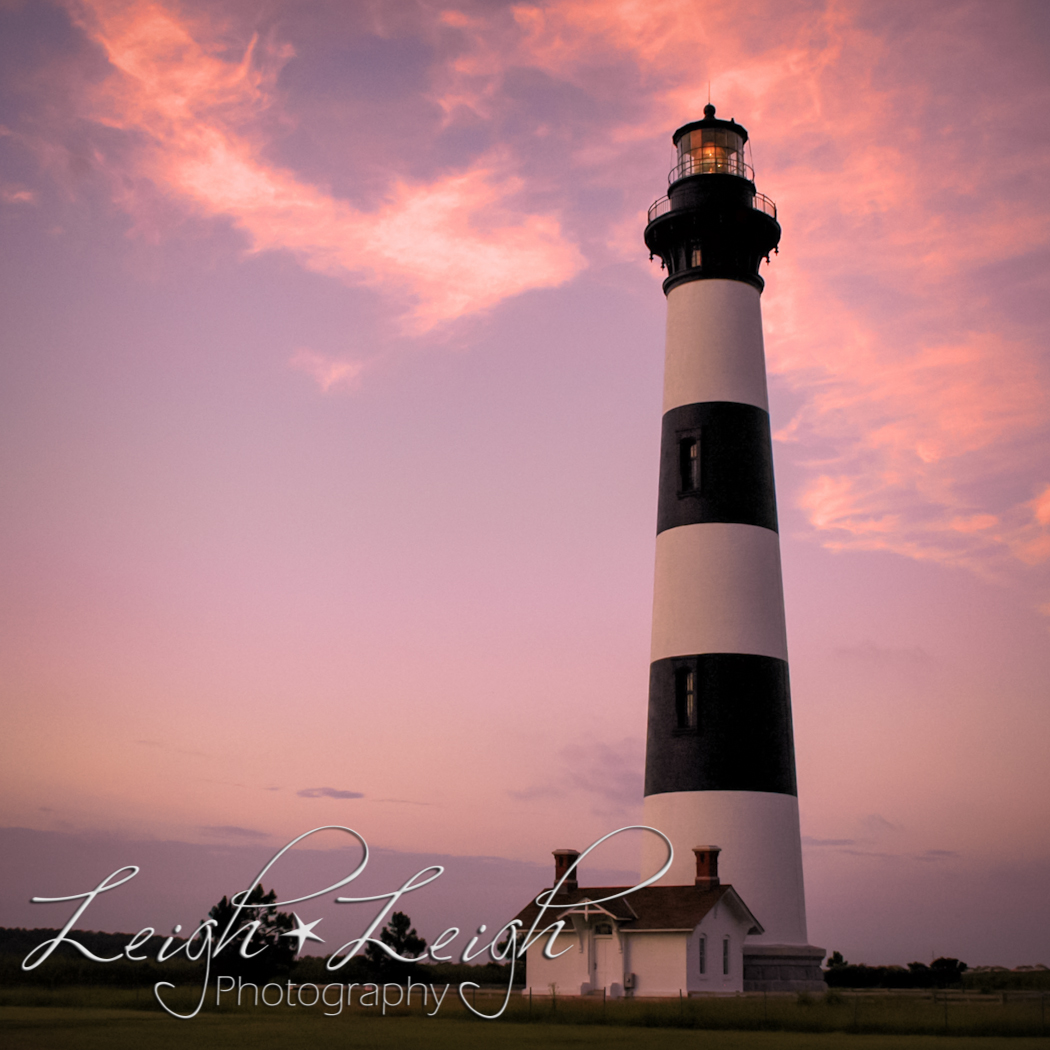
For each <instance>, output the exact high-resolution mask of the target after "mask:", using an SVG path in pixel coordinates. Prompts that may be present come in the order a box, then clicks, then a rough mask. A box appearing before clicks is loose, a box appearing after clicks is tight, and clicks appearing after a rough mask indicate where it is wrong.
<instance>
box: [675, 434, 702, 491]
mask: <svg viewBox="0 0 1050 1050" xmlns="http://www.w3.org/2000/svg"><path fill="white" fill-rule="evenodd" d="M678 491H679V493H681V494H683V495H684V494H686V493H695V492H699V491H700V440H699V439H698V438H695V437H686V438H682V439H681V440H680V441H679V442H678Z"/></svg>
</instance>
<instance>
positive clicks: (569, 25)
mask: <svg viewBox="0 0 1050 1050" xmlns="http://www.w3.org/2000/svg"><path fill="white" fill-rule="evenodd" d="M926 14H927V17H923V18H915V19H910V18H902V19H894V20H892V21H891V20H879V19H872V18H870V17H868V11H867V9H866V7H865V6H864V5H863V4H859V3H856V2H852V3H851V2H846V3H825V4H821V3H818V4H811V5H806V6H804V7H803V6H801V5H784V4H781V3H773V2H772V0H767V2H764V3H763V2H761V0H760V2H759V3H758V4H757V5H751V7H750V8H749V14H748V18H747V19H743V18H741V16H740V8H739V5H737V4H733V3H729V2H726V0H662V2H660V0H658V2H654V3H651V4H646V5H644V7H643V6H640V5H638V4H635V3H632V2H629V0H619V2H612V3H609V2H605V0H557V2H547V3H535V4H520V5H517V6H515V7H514V8H513V18H512V19H503V20H501V19H498V18H492V19H481V18H466V17H462V18H460V19H458V20H455V26H456V28H457V29H458V31H459V32H460V33H461V34H462V37H463V39H464V41H465V42H466V44H465V52H464V55H463V56H461V57H460V59H459V60H458V61H457V62H456V63H454V64H453V65H451V66H450V67H449V68H448V69H447V70H446V73H445V83H444V87H445V90H444V93H443V95H442V99H443V105H444V106H445V108H446V110H448V111H452V110H453V109H454V108H455V106H457V105H458V106H464V107H469V108H471V109H472V110H473V111H474V112H475V113H477V114H480V115H482V116H485V115H487V114H490V113H492V112H493V111H494V110H496V109H497V108H498V100H499V95H500V92H501V90H502V89H503V80H504V78H505V77H506V75H507V72H508V70H510V69H512V68H518V67H521V66H530V67H532V68H534V69H537V70H541V71H542V72H543V73H544V74H545V75H547V76H549V77H551V78H554V79H556V80H560V81H563V82H567V83H571V84H572V85H573V86H574V87H575V88H576V89H578V90H579V91H582V92H585V93H588V94H590V95H592V96H597V95H599V94H600V95H601V97H602V101H603V102H605V101H606V100H607V99H610V98H611V99H615V100H616V103H617V105H616V106H615V108H614V109H613V112H615V113H616V115H617V117H616V122H615V123H613V122H610V121H608V120H606V121H602V120H600V119H596V120H595V121H594V122H593V125H592V126H591V127H590V128H581V129H580V134H579V135H578V136H577V137H576V139H575V140H574V141H573V143H572V148H573V160H574V164H575V167H576V169H577V171H578V172H580V173H581V177H583V178H586V179H588V180H589V181H590V182H591V183H592V184H593V183H596V182H603V181H604V182H607V181H608V180H609V179H610V175H609V173H610V172H615V173H616V175H615V178H616V179H618V180H619V185H620V186H621V188H626V187H627V185H628V183H629V182H630V184H631V186H632V187H633V186H640V183H639V182H638V175H637V171H638V169H637V166H636V165H637V157H638V156H639V155H643V156H649V155H650V154H649V153H648V150H649V147H648V143H649V142H651V140H652V136H653V134H654V131H657V132H659V134H660V135H661V138H663V137H664V136H666V134H667V133H668V132H669V131H670V130H671V129H672V128H674V127H675V126H676V125H677V124H679V123H681V122H683V121H684V120H687V119H690V118H692V117H694V116H695V115H696V114H697V113H698V112H699V111H700V109H701V108H702V106H703V104H704V103H705V102H706V101H707V92H708V85H709V84H711V86H712V91H713V93H714V100H715V101H716V103H717V104H718V105H719V110H720V112H723V113H725V114H726V115H729V114H731V113H734V112H735V113H736V114H737V116H743V115H744V114H746V115H747V119H746V123H747V124H748V125H749V127H750V129H751V132H752V141H753V143H754V144H755V148H756V150H758V151H759V152H758V156H757V158H756V164H757V168H758V178H759V184H760V185H759V188H760V189H764V190H766V191H767V192H769V193H771V194H772V195H773V196H775V197H776V198H777V200H778V203H779V205H780V211H781V218H782V221H783V224H784V229H785V237H784V243H783V249H784V250H783V252H782V254H781V255H780V257H779V258H778V259H777V261H776V263H775V265H774V267H773V268H772V270H771V271H770V272H771V274H772V284H771V289H770V293H769V294H767V295H766V297H765V310H766V315H767V330H768V341H767V353H768V359H769V365H770V370H771V372H772V373H773V374H774V375H775V376H776V377H777V378H778V381H779V382H780V383H782V384H783V385H785V386H786V387H788V388H789V389H790V390H791V391H792V393H793V394H794V395H795V397H796V398H797V399H798V401H800V402H801V403H800V407H799V408H798V411H797V412H796V414H795V415H794V417H793V418H792V419H791V420H790V421H784V422H782V423H781V424H780V428H779V431H778V433H777V437H778V439H779V440H780V441H781V442H785V443H791V445H792V446H793V447H792V448H791V450H790V452H791V455H792V457H793V458H794V459H795V460H796V462H798V463H800V465H802V466H803V468H804V470H805V473H806V475H808V476H807V477H806V478H805V479H804V480H803V483H802V488H801V492H800V494H799V497H798V502H799V506H800V508H801V509H802V510H803V512H804V514H805V516H806V519H807V520H808V523H809V526H810V528H811V529H812V533H813V535H814V536H815V537H816V538H818V539H819V540H820V542H821V543H823V544H824V545H825V546H827V547H829V548H832V549H852V550H873V551H876V550H877V551H889V552H893V553H895V554H899V555H902V556H905V557H908V558H913V559H917V560H927V561H936V562H941V563H946V564H951V565H960V566H964V567H966V568H968V569H971V570H973V571H977V572H980V573H984V574H998V573H1001V572H1003V571H1007V572H1016V569H1015V567H1019V566H1018V562H1020V563H1023V564H1025V565H1034V564H1037V563H1043V562H1046V561H1047V560H1048V559H1050V512H1048V513H1043V514H1042V516H1040V513H1041V512H1040V509H1039V508H1040V507H1042V506H1043V504H1042V503H1039V502H1038V500H1037V501H1036V502H1035V503H1033V496H1034V495H1035V494H1036V493H1037V492H1043V493H1044V496H1041V497H1039V499H1044V497H1045V492H1046V491H1047V489H1046V485H1047V478H1048V476H1050V463H1048V461H1047V456H1046V448H1047V446H1048V444H1050V442H1048V440H1047V438H1048V428H1047V419H1048V413H1047V400H1048V399H1047V375H1046V367H1045V361H1044V359H1043V352H1042V348H1043V345H1044V344H1045V339H1046V337H1047V335H1048V334H1050V333H1048V332H1047V327H1048V322H1047V318H1046V316H1045V310H1044V311H1043V313H1042V314H1039V312H1038V311H1039V308H1038V307H1035V306H1034V304H1036V303H1038V302H1040V301H1041V302H1043V303H1045V301H1046V299H1047V296H1048V294H1050V280H1048V273H1047V265H1046V262H1045V260H1043V261H1041V262H1040V261H1039V260H1040V258H1041V257H1037V256H1036V255H1035V254H1034V253H1038V252H1041V251H1042V250H1043V246H1044V245H1045V244H1046V241H1047V238H1048V234H1050V201H1048V199H1047V197H1046V194H1045V192H1044V191H1043V189H1042V186H1043V179H1042V175H1041V174H1040V173H1041V172H1042V171H1043V170H1044V165H1045V163H1046V151H1045V146H1043V145H1042V144H1040V145H1035V144H1034V143H1031V141H1030V138H1031V136H1030V129H1031V128H1032V127H1033V126H1035V125H1038V124H1039V123H1040V121H1041V115H1042V113H1043V112H1045V105H1046V103H1047V101H1048V94H1050V92H1048V90H1047V87H1046V83H1045V77H1043V76H1041V75H1035V74H1032V75H1030V76H1028V78H1027V79H1026V78H1025V76H1024V74H1023V73H1022V72H1021V71H1020V70H1018V71H1017V75H1016V76H1014V77H1012V78H1011V79H1010V81H1009V84H1010V86H1009V94H1006V93H1005V92H1002V93H1001V97H996V95H995V91H996V90H1001V89H1000V88H994V89H990V88H986V89H985V90H983V91H982V92H981V93H979V94H975V95H974V103H973V106H972V108H971V109H970V110H969V111H966V112H960V111H959V110H958V107H957V106H956V105H955V103H954V102H951V103H949V102H947V101H946V100H948V99H955V98H956V97H958V96H959V95H961V94H963V93H964V92H963V90H959V91H958V93H957V94H953V93H952V92H950V91H949V92H943V91H942V92H940V93H939V92H938V90H936V89H935V88H934V87H933V85H934V84H938V85H939V86H943V87H947V86H948V85H951V87H952V88H953V89H955V88H960V89H961V88H962V87H963V85H962V84H960V83H959V81H960V79H961V78H964V76H965V74H964V73H963V70H972V69H977V68H984V67H986V66H988V64H989V63H990V62H993V61H994V59H993V58H992V50H991V49H992V48H993V47H994V44H993V42H992V40H991V38H990V34H989V33H988V32H985V31H984V30H983V28H982V21H983V19H984V15H983V14H982V12H981V11H980V10H979V9H977V8H970V9H967V11H966V12H965V13H963V12H961V11H960V10H959V9H958V7H957V6H956V5H947V4H944V5H941V4H933V5H930V7H929V8H928V9H927V12H926ZM1006 17H1007V18H1008V19H1009V18H1010V17H1014V15H1011V14H1007V15H1006ZM451 21H452V20H450V22H451ZM1000 24H1001V23H1000ZM1015 31H1016V27H1015ZM978 41H983V43H982V44H979V43H978ZM1005 83H1006V82H1005V81H1003V84H1005ZM949 105H950V106H951V108H948V107H949ZM1006 143H1010V145H1008V146H1007V145H1005V144H1006ZM665 149H666V147H665ZM632 192H633V189H632ZM638 192H643V191H641V190H640V189H639V191H638ZM654 195H655V194H654ZM628 221H635V220H632V219H631V218H630V216H626V215H625V216H622V217H619V216H618V217H617V222H618V223H620V224H621V225H617V222H614V223H613V224H611V225H610V230H609V235H610V243H613V242H615V244H619V243H620V242H621V241H622V240H623V236H622V224H623V223H626V222H628ZM1015 260H1016V261H1018V262H1020V261H1022V260H1023V261H1024V264H1025V265H1024V267H1023V273H1024V276H1023V278H1022V283H1023V284H1024V285H1025V287H1026V289H1027V294H1026V296H1025V297H1024V299H1023V303H1024V304H1026V305H1023V306H1022V312H1024V311H1027V313H1028V315H1029V316H1024V317H1021V316H1018V310H1017V309H1016V308H1014V309H1006V308H999V307H998V305H997V302H996V294H995V292H994V291H993V290H992V289H993V287H994V285H995V283H996V281H995V279H994V271H995V267H997V266H999V267H1002V266H1009V265H1013V264H1014V261H1015ZM1001 280H1002V281H1004V282H1005V283H1006V284H1007V285H1008V284H1009V280H1010V279H1007V278H1002V279H1001ZM1006 292H1007V294H1006V295H1004V296H1003V298H1004V300H1007V301H1010V302H1015V303H1016V302H1019V301H1021V300H1018V298H1017V297H1016V296H1011V295H1010V289H1009V287H1007V288H1006ZM1027 304H1033V305H1027ZM1048 505H1050V504H1048Z"/></svg>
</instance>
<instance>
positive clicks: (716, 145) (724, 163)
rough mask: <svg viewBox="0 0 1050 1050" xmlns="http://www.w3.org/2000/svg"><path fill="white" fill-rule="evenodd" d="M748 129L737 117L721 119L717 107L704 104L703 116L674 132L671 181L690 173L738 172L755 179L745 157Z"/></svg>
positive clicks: (749, 179)
mask: <svg viewBox="0 0 1050 1050" xmlns="http://www.w3.org/2000/svg"><path fill="white" fill-rule="evenodd" d="M745 142H747V132H746V131H745V130H744V129H743V128H742V127H741V126H740V125H739V124H737V123H736V121H734V120H718V119H716V117H715V107H714V106H712V105H711V104H710V103H708V104H707V105H706V106H705V107H704V119H703V120H697V121H694V122H693V123H692V124H686V125H685V127H682V128H679V129H678V130H677V131H676V132H675V133H674V144H675V147H676V149H677V150H678V157H677V163H676V164H675V166H674V168H673V169H672V170H671V174H670V176H669V177H668V181H669V182H677V181H678V180H679V179H684V178H688V177H689V176H690V175H738V176H739V177H740V178H743V179H747V180H748V181H749V182H751V181H754V175H753V174H752V171H751V168H750V166H749V165H748V164H747V163H746V161H745V160H744V143H745Z"/></svg>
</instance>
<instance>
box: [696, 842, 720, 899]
mask: <svg viewBox="0 0 1050 1050" xmlns="http://www.w3.org/2000/svg"><path fill="white" fill-rule="evenodd" d="M721 852H722V850H721V849H720V848H719V847H718V846H694V847H693V853H694V854H695V855H696V885H697V886H698V887H699V888H700V889H702V890H713V889H714V888H715V887H716V886H717V885H718V854H719V853H721Z"/></svg>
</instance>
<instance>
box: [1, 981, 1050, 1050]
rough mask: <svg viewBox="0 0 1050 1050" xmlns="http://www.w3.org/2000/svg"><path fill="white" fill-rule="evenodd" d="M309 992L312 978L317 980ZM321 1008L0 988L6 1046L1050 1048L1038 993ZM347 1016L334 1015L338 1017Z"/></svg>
mask: <svg viewBox="0 0 1050 1050" xmlns="http://www.w3.org/2000/svg"><path fill="white" fill-rule="evenodd" d="M304 987H306V986H304ZM172 994H173V996H174V998H173V999H171V1000H169V1002H170V1003H171V1005H172V1006H173V1007H174V1008H175V1009H177V1010H179V1011H181V1012H189V1010H190V1009H192V1007H193V1006H194V1005H195V1003H196V998H197V994H199V993H195V992H194V990H193V989H190V988H181V989H178V990H177V991H176V992H174V993H172ZM477 996H478V997H477V1000H476V1005H477V1007H478V1009H479V1010H482V1011H484V1012H495V1010H496V1009H497V1008H498V1006H499V1004H500V1003H501V1002H502V996H501V995H499V994H497V993H494V992H490V993H486V992H484V991H482V992H479V993H477ZM325 1009H326V1008H325V1007H323V1006H318V1007H314V1008H311V1007H302V1006H296V1007H288V1006H277V1007H272V1008H268V1007H264V1006H249V1005H247V1002H246V1005H244V1006H241V1007H238V1006H236V1004H235V1001H233V1000H232V999H229V998H228V999H227V1001H224V1003H223V1005H222V1006H221V1007H219V1008H216V1006H215V993H214V988H212V989H211V990H210V992H209V995H208V998H207V1000H206V1003H205V1006H204V1009H203V1010H202V1011H201V1013H200V1014H199V1015H198V1016H197V1017H195V1018H193V1019H192V1020H187V1021H180V1020H176V1019H174V1018H172V1017H169V1016H168V1015H167V1014H165V1013H163V1012H162V1011H161V1010H160V1008H159V1007H158V1005H157V1003H156V1001H155V999H154V997H153V993H152V990H151V989H149V988H140V989H114V988H97V987H67V988H58V989H47V988H40V987H37V988H33V987H21V988H10V987H9V988H0V1039H2V1043H3V1046H4V1047H5V1048H12V1050H14V1048H26V1050H37V1048H41V1050H42V1048H52V1047H54V1048H67V1047H68V1048H69V1050H94V1048H96V1047H98V1048H102V1047H105V1048H113V1050H122V1048H124V1047H127V1048H129V1050H130V1048H132V1047H135V1048H136V1050H141V1048H143V1047H151V1048H152V1047H157V1048H158V1050H165V1048H168V1047H170V1048H172V1050H174V1048H180V1050H187V1048H188V1050H211V1048H223V1047H240V1046H251V1047H252V1048H253V1050H267V1048H269V1047H273V1048H274V1050H276V1048H278V1047H281V1048H285V1047H288V1046H292V1047H296V1046H300V1045H302V1046H310V1047H311V1050H326V1048H327V1047H340V1048H348V1047H349V1048H356V1047H362V1048H364V1047H367V1048H369V1050H383V1048H385V1047H391V1048H394V1047H403V1046H410V1047H413V1048H416V1047H418V1048H421V1050H428V1048H433V1050H462V1048H465V1047H466V1048H472V1047H478V1048H482V1050H484V1048H487V1047H493V1048H496V1047H499V1048H501V1050H512V1048H515V1047H522V1048H529V1047H534V1046H535V1047H539V1046H544V1047H581V1048H582V1047H587V1046H595V1047H603V1048H606V1047H608V1048H617V1047H621V1046H622V1047H624V1048H625V1050H626V1048H628V1047H630V1048H632V1050H649V1048H652V1050H677V1048H679V1047H681V1048H686V1047H688V1048H690V1050H697V1048H698V1047H703V1048H705V1050H707V1048H709V1050H764V1048H773V1047H777V1048H780V1047H783V1048H784V1050H795V1048H798V1050H803V1048H814V1050H815V1048H831V1047H839V1046H846V1047H855V1048H857V1050H868V1048H870V1050H882V1048H890V1047H895V1048H896V1047H899V1048H902V1050H909V1048H915V1050H919V1048H926V1047H929V1048H933V1047H937V1048H941V1050H950V1048H953V1047H968V1048H971V1050H983V1048H995V1047H1012V1048H1016V1050H1023V1048H1027V1047H1036V1046H1038V1047H1042V1048H1044V1050H1046V1048H1047V1047H1050V1039H1047V1038H1046V1037H1045V1033H1046V1031H1047V1028H1046V1014H1045V1010H1046V1004H1045V1002H1043V1001H1041V1000H1040V999H1038V998H1018V999H1014V1000H1012V1001H1011V1000H1007V1001H1006V1002H1003V1001H1001V1000H999V999H995V998H992V997H988V998H986V999H983V1000H977V1001H974V1000H971V1001H962V1000H959V999H957V1000H955V1001H948V1002H945V1001H944V1000H943V999H942V1000H941V1001H935V1000H933V999H931V998H924V997H922V996H919V995H914V994H913V995H908V994H904V995H879V994H872V993H867V994H861V995H857V996H853V995H850V994H848V993H847V994H846V995H831V996H828V997H825V998H816V999H810V998H808V997H795V996H770V997H769V998H768V999H767V998H764V997H761V996H747V997H728V998H718V999H703V1000H696V999H694V1000H685V1001H683V1002H679V1001H666V1000H664V1001H655V1000H649V1001H645V1000H628V1001H622V1000H621V1001H615V1002H614V1001H610V1002H608V1003H604V1004H603V1003H602V1001H601V1000H600V999H590V1000H579V999H576V1000H570V999H560V1000H556V1001H552V1000H551V998H550V997H549V996H544V997H542V998H540V997H539V996H537V997H535V998H534V1000H533V1001H532V1003H531V1004H530V1002H529V1001H528V999H527V998H523V997H522V996H520V995H515V996H513V997H512V999H511V1004H510V1007H509V1008H508V1010H507V1012H506V1014H505V1015H504V1016H503V1017H502V1018H500V1019H499V1020H495V1021H483V1020H478V1019H476V1018H473V1017H471V1016H470V1015H469V1014H468V1012H467V1011H466V1009H465V1008H464V1007H463V1005H462V1004H461V1003H460V1002H459V1000H458V998H457V996H456V989H455V988H454V987H453V988H451V989H450V990H449V992H448V994H447V996H446V998H445V1000H444V1002H443V1003H442V1006H441V1009H440V1011H439V1012H438V1016H437V1017H434V1018H428V1017H423V1016H422V1009H421V1006H420V1004H419V1003H418V1002H417V1003H416V1004H415V1005H414V1007H413V1008H412V1009H411V1010H406V1009H405V1008H403V1007H402V1008H393V1009H391V1010H389V1012H388V1014H387V1016H385V1017H384V1016H380V1014H379V1009H378V1008H372V1007H362V1006H360V1005H359V1004H358V1003H357V1002H355V1003H354V1005H353V1006H352V1007H350V1008H344V1009H343V1010H342V1011H341V1013H340V1014H339V1016H334V1017H326V1016H324V1010H325ZM333 1012H334V1011H333Z"/></svg>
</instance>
